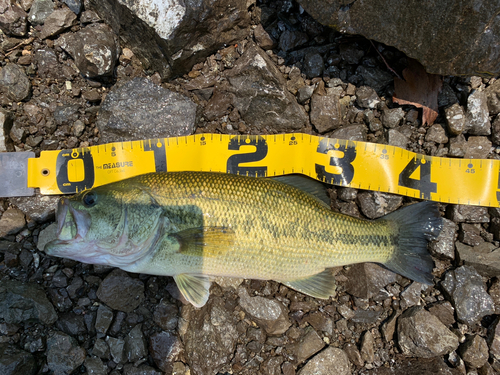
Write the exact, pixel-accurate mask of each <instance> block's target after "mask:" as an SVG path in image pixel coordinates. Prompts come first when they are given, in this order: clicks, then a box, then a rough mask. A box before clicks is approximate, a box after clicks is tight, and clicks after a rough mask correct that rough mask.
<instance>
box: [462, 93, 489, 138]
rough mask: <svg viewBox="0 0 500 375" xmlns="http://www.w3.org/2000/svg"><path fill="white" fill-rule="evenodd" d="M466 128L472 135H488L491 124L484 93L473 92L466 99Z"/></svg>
mask: <svg viewBox="0 0 500 375" xmlns="http://www.w3.org/2000/svg"><path fill="white" fill-rule="evenodd" d="M466 126H467V127H468V133H469V134H472V135H490V134H491V123H490V118H489V112H488V104H487V97H486V93H485V92H484V91H478V90H474V91H473V92H472V93H471V94H470V95H469V97H468V99H467V112H466Z"/></svg>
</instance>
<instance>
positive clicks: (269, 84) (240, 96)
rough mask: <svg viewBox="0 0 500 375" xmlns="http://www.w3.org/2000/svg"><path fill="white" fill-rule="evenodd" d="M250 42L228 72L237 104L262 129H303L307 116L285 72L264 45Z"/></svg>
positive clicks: (252, 123)
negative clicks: (294, 94)
mask: <svg viewBox="0 0 500 375" xmlns="http://www.w3.org/2000/svg"><path fill="white" fill-rule="evenodd" d="M249 44H250V45H248V46H247V49H246V51H245V53H244V54H243V55H242V56H241V57H240V58H239V59H238V61H237V62H236V64H235V65H234V68H233V69H230V70H228V71H226V72H225V76H226V78H227V80H228V82H229V87H228V92H229V93H231V94H232V95H233V105H234V107H235V108H236V109H237V110H238V112H239V113H240V115H241V118H242V119H243V120H245V122H246V123H247V124H249V125H251V126H253V127H255V128H256V129H257V130H259V131H264V130H265V129H273V130H275V131H278V132H280V131H285V130H288V131H289V130H290V129H301V128H302V127H303V126H304V125H305V124H306V123H307V116H306V113H305V111H304V110H303V108H302V106H300V105H299V104H298V103H297V102H296V100H295V98H294V96H293V95H292V94H291V93H290V92H289V91H288V90H287V89H286V87H287V86H286V81H285V79H284V78H283V74H282V73H281V72H280V71H279V70H278V68H277V67H276V65H275V64H274V63H273V62H272V61H271V59H270V58H269V56H268V55H267V54H266V53H265V52H264V51H263V50H262V49H261V48H259V47H257V46H256V45H255V44H253V43H249Z"/></svg>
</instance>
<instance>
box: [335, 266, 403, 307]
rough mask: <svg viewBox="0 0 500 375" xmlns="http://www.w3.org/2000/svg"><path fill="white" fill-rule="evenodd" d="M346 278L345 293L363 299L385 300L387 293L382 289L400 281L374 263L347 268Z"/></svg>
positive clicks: (396, 276)
mask: <svg viewBox="0 0 500 375" xmlns="http://www.w3.org/2000/svg"><path fill="white" fill-rule="evenodd" d="M346 277H347V283H346V286H345V287H346V291H347V292H348V293H349V294H352V295H353V296H356V297H359V298H364V299H369V298H374V299H377V297H383V298H387V292H386V291H384V292H382V289H383V288H384V287H385V286H387V285H389V284H392V283H394V282H396V281H397V280H399V279H400V276H398V275H397V274H395V273H394V272H392V271H389V270H388V269H386V268H383V267H381V266H379V265H377V264H374V263H361V264H355V265H353V266H351V267H350V268H349V270H348V271H347V273H346Z"/></svg>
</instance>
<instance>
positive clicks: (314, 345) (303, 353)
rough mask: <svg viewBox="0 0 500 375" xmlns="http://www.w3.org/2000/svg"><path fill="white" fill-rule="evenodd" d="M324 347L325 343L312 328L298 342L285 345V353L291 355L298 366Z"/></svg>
mask: <svg viewBox="0 0 500 375" xmlns="http://www.w3.org/2000/svg"><path fill="white" fill-rule="evenodd" d="M324 347H325V342H324V341H323V340H322V339H321V337H319V335H318V334H317V333H316V331H315V330H314V329H312V328H310V329H307V330H306V334H305V335H304V336H302V337H301V338H300V339H299V341H298V342H296V343H294V344H291V345H287V352H289V353H293V354H294V358H295V364H296V365H297V366H298V365H300V364H302V363H303V362H304V361H306V360H307V359H308V358H310V357H312V356H313V355H314V354H316V353H317V352H319V351H320V350H321V349H323V348H324Z"/></svg>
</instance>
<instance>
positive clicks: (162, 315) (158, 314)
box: [153, 300, 179, 331]
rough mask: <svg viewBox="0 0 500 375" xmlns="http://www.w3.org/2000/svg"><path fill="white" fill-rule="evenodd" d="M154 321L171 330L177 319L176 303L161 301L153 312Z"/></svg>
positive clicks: (175, 325)
mask: <svg viewBox="0 0 500 375" xmlns="http://www.w3.org/2000/svg"><path fill="white" fill-rule="evenodd" d="M153 320H154V322H155V323H156V324H157V325H158V326H159V327H160V328H161V329H163V330H165V331H173V330H174V329H175V328H176V327H177V323H178V321H179V309H178V307H177V306H176V305H174V304H171V303H168V302H166V301H163V300H162V301H161V302H160V303H159V304H158V305H156V308H155V311H154V313H153Z"/></svg>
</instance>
